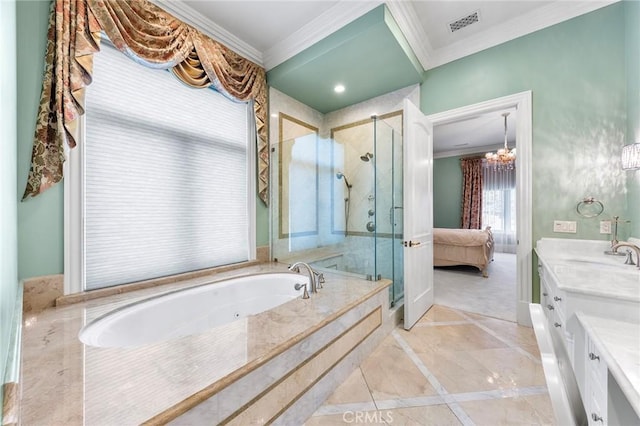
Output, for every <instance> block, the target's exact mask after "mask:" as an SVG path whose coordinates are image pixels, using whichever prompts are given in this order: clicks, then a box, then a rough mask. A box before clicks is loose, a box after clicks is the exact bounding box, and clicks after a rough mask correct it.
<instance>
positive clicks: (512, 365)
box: [469, 348, 546, 389]
mask: <svg viewBox="0 0 640 426" xmlns="http://www.w3.org/2000/svg"><path fill="white" fill-rule="evenodd" d="M469 355H470V356H472V357H474V358H475V359H477V360H478V362H479V363H480V364H481V365H482V366H484V367H485V368H486V369H487V370H489V371H490V372H491V375H492V376H493V377H495V378H497V379H498V381H499V383H501V384H502V385H504V386H505V387H506V388H509V389H512V388H522V387H527V386H544V385H545V383H546V381H545V378H544V370H543V369H542V365H541V364H538V363H536V362H534V361H532V360H531V359H529V358H527V357H526V356H524V355H522V354H521V353H520V352H518V351H517V350H515V349H511V348H506V349H486V350H483V351H472V352H469Z"/></svg>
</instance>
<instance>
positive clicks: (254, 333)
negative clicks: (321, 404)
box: [20, 264, 390, 425]
mask: <svg viewBox="0 0 640 426" xmlns="http://www.w3.org/2000/svg"><path fill="white" fill-rule="evenodd" d="M283 271H286V266H285V265H282V264H263V265H257V266H252V267H249V268H245V269H242V270H236V271H229V272H224V273H219V274H216V275H215V276H207V277H199V278H196V279H192V280H188V281H185V282H181V283H175V284H168V285H164V286H162V287H156V288H149V289H145V290H139V291H134V292H130V293H125V294H118V295H113V296H109V297H104V298H100V299H95V300H91V301H87V302H83V303H77V304H73V305H69V306H64V307H58V308H50V309H46V310H44V311H42V312H39V313H34V314H25V316H24V318H23V335H22V366H21V374H22V375H21V400H20V411H21V414H20V416H21V422H22V424H28V425H53V424H64V425H76V424H77V425H81V424H86V425H115V424H118V425H124V424H140V423H143V422H145V421H146V420H148V419H150V418H153V417H154V416H156V419H162V416H163V413H168V412H169V411H170V410H173V411H177V412H180V411H186V410H187V409H189V408H191V407H192V406H194V405H195V404H197V402H198V401H199V400H201V399H202V398H203V396H206V395H207V394H214V393H215V392H217V391H218V390H220V389H222V388H224V387H225V386H226V385H228V384H229V383H231V382H233V381H234V380H236V379H237V378H238V377H241V376H242V375H243V374H245V373H246V372H247V371H249V370H251V369H252V368H254V367H255V366H257V365H261V364H262V363H264V362H265V361H266V360H268V359H271V358H272V357H274V356H276V355H277V354H279V353H281V352H282V351H283V350H285V349H286V348H288V347H290V346H291V345H292V344H293V343H296V342H299V341H301V340H302V339H304V338H305V337H307V336H309V335H310V334H311V333H313V332H314V331H315V330H317V329H319V328H321V327H322V326H324V325H326V324H327V323H328V322H330V321H332V320H333V319H335V318H337V317H338V316H340V315H342V314H343V313H344V312H346V311H348V310H349V309H351V308H352V307H354V306H356V305H357V304H358V303H360V302H361V301H362V300H366V299H368V298H369V297H372V296H373V295H375V294H377V293H378V292H380V291H383V290H384V289H385V288H386V287H387V286H388V285H389V283H390V281H388V280H382V281H378V282H370V281H364V280H361V279H357V278H351V277H344V276H341V275H338V274H330V273H328V274H325V276H326V283H325V288H324V289H323V290H321V292H320V293H318V294H317V295H313V296H312V298H311V299H307V300H303V299H301V298H296V299H295V300H292V301H290V302H287V303H285V304H283V305H280V306H279V307H277V308H275V309H273V310H270V311H267V312H263V313H261V314H258V315H252V316H250V317H248V318H245V319H243V320H238V321H234V322H232V323H230V324H228V325H224V326H220V327H216V328H213V329H211V330H208V331H206V332H204V333H200V334H196V335H192V336H186V337H182V338H178V339H174V340H170V341H165V342H160V343H155V344H149V345H145V346H141V347H137V348H95V347H91V346H86V345H83V344H82V343H81V342H80V341H79V340H78V332H79V330H80V329H81V328H82V327H83V326H84V325H85V324H86V323H88V322H90V321H92V320H93V319H95V318H97V317H99V316H101V315H103V314H105V313H107V312H109V311H111V310H113V309H115V308H118V307H120V306H123V305H126V304H130V303H133V302H136V301H139V300H142V299H145V298H148V297H149V296H151V295H157V294H159V293H163V292H168V291H172V290H175V289H177V288H186V287H189V286H193V285H199V284H204V283H208V282H211V281H217V280H220V279H225V278H229V277H232V276H238V275H244V274H255V273H263V272H283ZM158 416H159V417H158ZM166 420H167V421H168V420H171V417H170V416H168V417H167V418H166Z"/></svg>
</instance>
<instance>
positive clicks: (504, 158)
mask: <svg viewBox="0 0 640 426" xmlns="http://www.w3.org/2000/svg"><path fill="white" fill-rule="evenodd" d="M502 116H503V117H504V148H500V149H499V150H498V151H497V152H495V153H494V152H487V153H486V154H485V156H484V158H486V160H487V164H489V165H491V166H494V167H500V168H505V169H513V167H514V165H515V162H516V149H515V148H513V149H511V150H510V149H509V147H508V146H507V117H508V116H509V113H508V112H503V113H502Z"/></svg>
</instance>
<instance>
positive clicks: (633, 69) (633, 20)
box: [625, 1, 640, 238]
mask: <svg viewBox="0 0 640 426" xmlns="http://www.w3.org/2000/svg"><path fill="white" fill-rule="evenodd" d="M625 7H626V9H625V18H626V22H625V30H626V40H627V45H626V48H627V49H626V59H627V62H626V66H627V141H626V143H628V144H630V143H640V2H637V1H633V2H626V3H625ZM626 174H627V179H628V181H627V183H628V191H629V192H628V193H627V206H628V209H629V210H628V214H627V217H628V218H629V219H630V220H631V224H630V228H631V231H630V234H631V236H634V237H636V238H640V170H634V171H628V172H626Z"/></svg>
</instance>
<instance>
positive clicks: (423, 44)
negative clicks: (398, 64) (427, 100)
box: [386, 0, 433, 70]
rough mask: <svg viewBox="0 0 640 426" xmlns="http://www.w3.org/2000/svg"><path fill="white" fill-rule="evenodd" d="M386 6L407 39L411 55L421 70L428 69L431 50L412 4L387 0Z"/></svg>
mask: <svg viewBox="0 0 640 426" xmlns="http://www.w3.org/2000/svg"><path fill="white" fill-rule="evenodd" d="M386 6H387V9H389V12H391V15H393V18H394V19H395V20H396V23H397V24H398V26H399V27H400V30H401V31H402V34H404V37H405V38H406V39H407V42H408V43H409V46H411V49H412V50H413V53H414V54H415V55H416V57H417V58H418V61H420V65H422V68H423V69H425V70H426V69H429V63H430V62H431V55H432V53H431V52H433V48H432V47H431V43H430V42H429V38H428V37H427V33H426V32H425V30H424V27H423V26H422V23H421V22H420V19H419V18H418V14H417V13H416V10H415V8H414V7H413V4H412V3H411V2H407V1H397V0H389V1H387V2H386Z"/></svg>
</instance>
